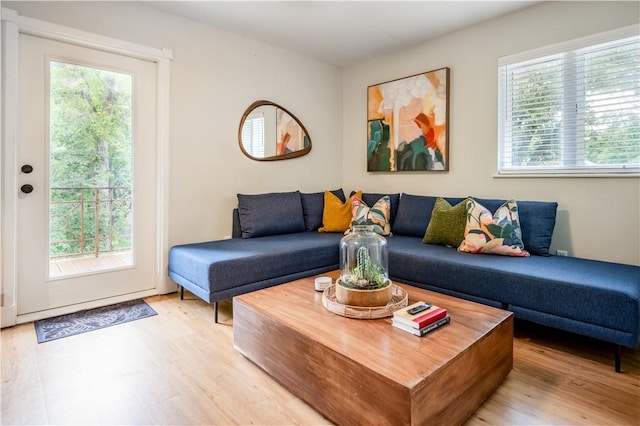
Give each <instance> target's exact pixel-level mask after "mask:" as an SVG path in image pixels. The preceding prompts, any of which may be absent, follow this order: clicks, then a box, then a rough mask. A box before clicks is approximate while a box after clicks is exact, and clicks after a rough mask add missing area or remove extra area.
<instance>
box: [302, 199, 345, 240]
mask: <svg viewBox="0 0 640 426" xmlns="http://www.w3.org/2000/svg"><path fill="white" fill-rule="evenodd" d="M331 192H332V193H333V194H334V195H335V196H336V197H338V198H340V201H342V202H343V203H344V202H345V201H346V198H344V192H343V191H342V188H340V189H334V190H333V191H331ZM300 197H301V198H302V213H303V215H304V227H305V230H306V231H317V230H318V228H320V227H321V226H322V212H323V211H324V191H323V192H314V193H312V194H304V193H302V194H300Z"/></svg>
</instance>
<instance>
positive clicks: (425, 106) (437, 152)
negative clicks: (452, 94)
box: [367, 68, 449, 172]
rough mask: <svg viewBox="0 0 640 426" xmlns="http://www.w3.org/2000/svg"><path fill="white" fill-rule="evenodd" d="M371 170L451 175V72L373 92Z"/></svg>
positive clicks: (369, 124)
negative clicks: (444, 172) (440, 172)
mask: <svg viewBox="0 0 640 426" xmlns="http://www.w3.org/2000/svg"><path fill="white" fill-rule="evenodd" d="M367 104H368V113H367V171H370V172H375V171H386V172H400V171H448V170H449V68H441V69H438V70H435V71H429V72H425V73H422V74H417V75H413V76H411V77H405V78H401V79H398V80H393V81H389V82H386V83H380V84H376V85H373V86H369V87H368V89H367Z"/></svg>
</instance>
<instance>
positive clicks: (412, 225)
mask: <svg viewBox="0 0 640 426" xmlns="http://www.w3.org/2000/svg"><path fill="white" fill-rule="evenodd" d="M435 203H436V197H431V196H426V195H411V194H402V196H401V197H400V201H399V202H398V211H397V212H396V217H395V219H394V221H393V225H392V227H391V231H392V232H393V234H394V235H407V236H410V237H420V239H422V237H424V234H425V232H426V231H427V225H429V221H430V220H431V211H432V210H433V206H434V205H435Z"/></svg>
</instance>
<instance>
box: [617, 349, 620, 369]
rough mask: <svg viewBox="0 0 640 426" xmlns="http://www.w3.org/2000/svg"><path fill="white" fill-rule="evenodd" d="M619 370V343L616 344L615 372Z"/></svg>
mask: <svg viewBox="0 0 640 426" xmlns="http://www.w3.org/2000/svg"><path fill="white" fill-rule="evenodd" d="M619 372H620V345H616V373H619Z"/></svg>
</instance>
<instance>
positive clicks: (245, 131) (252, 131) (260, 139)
mask: <svg viewBox="0 0 640 426" xmlns="http://www.w3.org/2000/svg"><path fill="white" fill-rule="evenodd" d="M242 145H243V146H244V149H245V150H246V151H247V152H248V153H249V154H250V155H251V156H253V157H257V158H264V114H262V113H261V112H256V113H254V114H251V115H250V116H249V117H248V118H247V119H246V120H245V122H244V124H243V125H242Z"/></svg>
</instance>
